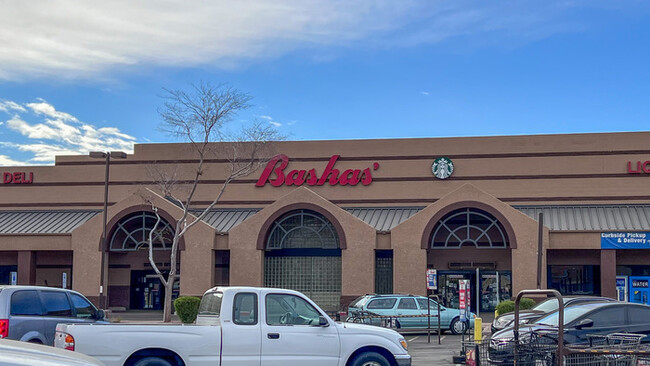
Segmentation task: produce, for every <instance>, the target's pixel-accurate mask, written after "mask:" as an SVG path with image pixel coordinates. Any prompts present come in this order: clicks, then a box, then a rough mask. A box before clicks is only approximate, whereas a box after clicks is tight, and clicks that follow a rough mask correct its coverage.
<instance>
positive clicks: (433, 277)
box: [427, 269, 438, 290]
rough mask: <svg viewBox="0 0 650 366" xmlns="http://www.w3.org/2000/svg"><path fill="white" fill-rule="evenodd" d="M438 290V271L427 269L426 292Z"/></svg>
mask: <svg viewBox="0 0 650 366" xmlns="http://www.w3.org/2000/svg"><path fill="white" fill-rule="evenodd" d="M437 289H438V271H437V270H435V269H427V290H437Z"/></svg>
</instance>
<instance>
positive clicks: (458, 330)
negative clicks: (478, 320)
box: [449, 318, 467, 334]
mask: <svg viewBox="0 0 650 366" xmlns="http://www.w3.org/2000/svg"><path fill="white" fill-rule="evenodd" d="M465 329H467V323H465V322H461V321H460V319H459V318H456V319H454V320H453V321H452V322H451V325H450V326H449V330H450V331H451V334H462V333H463V331H465Z"/></svg>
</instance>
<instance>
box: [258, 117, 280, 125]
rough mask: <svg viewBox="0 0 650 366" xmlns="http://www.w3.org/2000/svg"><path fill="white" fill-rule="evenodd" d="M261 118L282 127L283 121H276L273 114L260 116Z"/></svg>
mask: <svg viewBox="0 0 650 366" xmlns="http://www.w3.org/2000/svg"><path fill="white" fill-rule="evenodd" d="M260 118H261V119H264V120H266V121H267V122H268V123H270V124H271V125H273V126H275V127H282V123H280V122H276V121H274V120H273V117H271V116H260Z"/></svg>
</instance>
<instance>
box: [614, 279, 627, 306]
mask: <svg viewBox="0 0 650 366" xmlns="http://www.w3.org/2000/svg"><path fill="white" fill-rule="evenodd" d="M627 279H628V277H627V276H616V299H617V300H618V301H628V300H629V295H628V288H629V287H628V285H627V282H628V280H627Z"/></svg>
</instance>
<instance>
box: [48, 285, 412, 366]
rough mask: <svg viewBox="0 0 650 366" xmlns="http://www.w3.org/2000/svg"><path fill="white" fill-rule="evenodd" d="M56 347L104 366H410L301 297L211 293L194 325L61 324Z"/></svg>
mask: <svg viewBox="0 0 650 366" xmlns="http://www.w3.org/2000/svg"><path fill="white" fill-rule="evenodd" d="M54 345H55V346H56V347H59V348H66V349H70V350H75V351H78V352H81V353H84V354H86V355H89V356H92V357H95V358H97V359H99V360H100V361H102V362H104V363H105V364H106V366H113V365H115V366H118V365H119V366H176V365H178V366H185V365H187V366H201V365H211V366H239V365H241V366H298V365H300V366H304V365H310V366H335V365H336V366H409V365H411V356H409V354H408V352H407V350H406V348H407V344H406V341H405V340H404V338H403V337H402V336H401V335H400V334H399V333H397V332H395V331H392V330H390V329H384V328H380V327H375V326H370V325H362V324H353V323H337V322H334V321H333V320H332V319H330V318H329V317H328V316H326V315H325V313H324V312H323V310H321V309H320V308H319V307H318V306H317V305H316V304H314V302H312V301H311V300H310V299H309V298H307V297H306V296H304V295H303V294H301V293H299V292H296V291H291V290H281V289H271V288H258V287H215V288H212V289H210V290H208V291H207V292H206V293H205V294H204V295H203V299H202V300H201V305H200V306H199V315H198V317H197V320H196V323H195V324H192V325H143V324H102V325H100V324H98V325H95V324H59V325H57V328H56V336H55V342H54Z"/></svg>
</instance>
